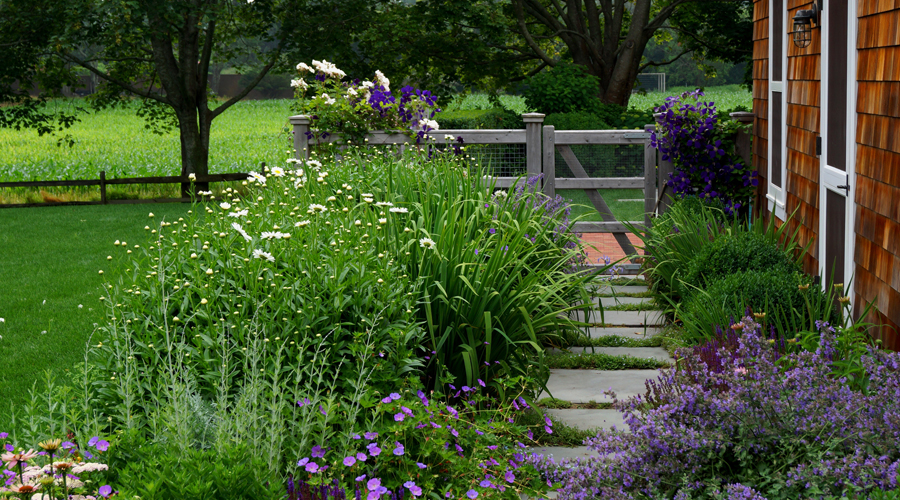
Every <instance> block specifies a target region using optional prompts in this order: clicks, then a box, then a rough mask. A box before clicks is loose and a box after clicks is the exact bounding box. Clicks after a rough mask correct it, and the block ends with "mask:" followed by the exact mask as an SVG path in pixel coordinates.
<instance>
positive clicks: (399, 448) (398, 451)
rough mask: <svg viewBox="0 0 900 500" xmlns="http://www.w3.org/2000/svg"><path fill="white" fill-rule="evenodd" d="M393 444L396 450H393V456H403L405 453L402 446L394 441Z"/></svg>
mask: <svg viewBox="0 0 900 500" xmlns="http://www.w3.org/2000/svg"><path fill="white" fill-rule="evenodd" d="M394 444H395V445H396V448H394V455H397V456H398V457H399V456H401V455H403V453H404V451H405V450H404V448H403V445H402V444H400V442H399V441H394Z"/></svg>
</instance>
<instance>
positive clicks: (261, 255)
mask: <svg viewBox="0 0 900 500" xmlns="http://www.w3.org/2000/svg"><path fill="white" fill-rule="evenodd" d="M253 258H254V259H266V260H267V261H269V262H275V257H272V254H270V253H269V252H263V251H262V250H260V249H258V248H257V249H254V250H253Z"/></svg>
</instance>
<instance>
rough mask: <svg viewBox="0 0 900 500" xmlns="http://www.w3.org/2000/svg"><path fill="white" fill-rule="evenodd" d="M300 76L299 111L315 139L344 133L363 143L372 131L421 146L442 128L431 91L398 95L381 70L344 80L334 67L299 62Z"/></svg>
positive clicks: (409, 88) (297, 84) (294, 83)
mask: <svg viewBox="0 0 900 500" xmlns="http://www.w3.org/2000/svg"><path fill="white" fill-rule="evenodd" d="M297 72H298V73H299V76H300V78H296V79H294V80H292V81H291V85H292V86H293V87H294V88H295V91H296V94H297V98H298V106H299V107H298V108H297V109H298V111H299V112H301V113H303V114H305V115H309V116H310V117H311V118H312V123H311V128H312V129H313V132H310V138H313V136H315V137H316V138H321V139H326V138H327V137H328V136H329V135H330V134H340V135H341V136H342V137H343V139H344V140H349V141H352V142H356V143H362V142H363V140H364V138H365V136H366V134H368V132H369V131H370V130H398V131H400V132H402V133H405V134H407V135H408V136H410V137H411V138H413V137H414V138H415V140H416V143H417V144H418V143H420V142H421V141H423V140H424V139H426V138H428V137H429V135H428V134H429V133H430V132H432V131H436V130H438V129H439V128H440V127H439V125H438V123H437V121H436V120H435V119H434V117H435V114H436V113H439V112H440V111H441V110H440V109H438V108H436V104H437V98H436V97H435V96H434V95H433V94H432V93H431V92H429V91H427V90H420V89H416V88H414V87H412V86H409V85H407V86H404V87H403V88H401V89H400V93H399V95H398V94H396V93H395V92H392V91H391V82H390V80H389V79H388V78H387V77H386V76H385V75H384V74H383V73H382V72H381V71H376V72H375V76H374V77H373V78H372V79H371V80H359V79H355V80H352V81H344V80H343V79H344V77H345V76H346V74H345V73H344V72H343V71H341V70H340V69H338V68H337V67H336V66H335V65H334V64H333V63H330V62H328V61H315V60H314V61H313V62H312V66H310V65H308V64H306V63H300V64H298V65H297ZM307 78H309V79H310V81H307V80H306V79H307Z"/></svg>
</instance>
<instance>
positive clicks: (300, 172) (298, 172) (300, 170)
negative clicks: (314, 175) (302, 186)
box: [294, 168, 306, 177]
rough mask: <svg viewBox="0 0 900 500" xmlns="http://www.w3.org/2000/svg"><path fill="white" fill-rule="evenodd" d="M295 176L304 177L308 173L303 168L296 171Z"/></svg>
mask: <svg viewBox="0 0 900 500" xmlns="http://www.w3.org/2000/svg"><path fill="white" fill-rule="evenodd" d="M294 175H296V176H297V177H303V176H304V175H306V172H304V171H303V169H302V168H298V169H297V170H296V171H294Z"/></svg>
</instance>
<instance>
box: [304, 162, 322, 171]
mask: <svg viewBox="0 0 900 500" xmlns="http://www.w3.org/2000/svg"><path fill="white" fill-rule="evenodd" d="M306 166H308V167H310V168H312V169H315V170H319V169H320V168H322V163H321V162H319V161H317V160H306Z"/></svg>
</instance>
